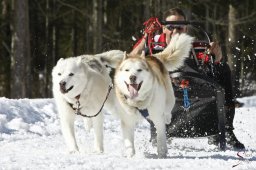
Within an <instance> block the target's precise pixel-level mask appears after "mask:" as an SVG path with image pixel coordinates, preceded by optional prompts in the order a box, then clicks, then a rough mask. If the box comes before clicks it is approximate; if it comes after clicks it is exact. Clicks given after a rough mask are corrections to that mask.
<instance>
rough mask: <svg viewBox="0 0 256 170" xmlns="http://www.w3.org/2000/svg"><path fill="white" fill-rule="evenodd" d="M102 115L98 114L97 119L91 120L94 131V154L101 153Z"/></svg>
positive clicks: (102, 149)
mask: <svg viewBox="0 0 256 170" xmlns="http://www.w3.org/2000/svg"><path fill="white" fill-rule="evenodd" d="M103 117H104V116H103V113H100V114H99V115H98V116H97V117H95V118H92V119H93V120H92V121H93V129H94V148H95V152H97V153H103V151H104V148H103Z"/></svg>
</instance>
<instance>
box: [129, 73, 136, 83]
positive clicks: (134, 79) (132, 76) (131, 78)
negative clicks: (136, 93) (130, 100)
mask: <svg viewBox="0 0 256 170" xmlns="http://www.w3.org/2000/svg"><path fill="white" fill-rule="evenodd" d="M129 79H130V81H131V83H135V82H136V79H137V77H136V76H134V75H131V76H130V77H129Z"/></svg>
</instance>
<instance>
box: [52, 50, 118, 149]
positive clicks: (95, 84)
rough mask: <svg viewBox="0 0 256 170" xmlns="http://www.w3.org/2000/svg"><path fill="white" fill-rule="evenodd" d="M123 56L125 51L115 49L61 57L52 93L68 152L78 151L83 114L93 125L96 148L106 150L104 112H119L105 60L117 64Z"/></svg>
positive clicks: (55, 68)
mask: <svg viewBox="0 0 256 170" xmlns="http://www.w3.org/2000/svg"><path fill="white" fill-rule="evenodd" d="M122 57H123V52H122V51H119V50H112V51H109V52H105V53H101V54H97V55H82V56H78V57H70V58H67V59H63V58H61V59H59V61H58V62H57V65H56V66H55V67H54V68H53V71H52V81H53V95H54V98H55V101H56V104H57V108H58V113H59V117H60V122H61V130H62V133H63V136H64V139H65V141H66V144H67V147H68V150H69V152H71V153H72V152H78V146H77V143H76V140H75V134H74V133H75V132H74V121H75V117H76V116H77V115H79V116H82V117H83V119H84V122H85V125H87V126H86V127H87V128H91V127H93V128H94V136H95V142H94V145H95V146H94V147H95V151H96V152H103V114H102V113H101V111H102V109H106V110H109V111H110V112H117V110H115V109H116V107H115V93H114V92H113V90H111V88H112V80H111V78H110V76H109V70H108V69H107V68H106V67H105V65H106V64H105V63H107V64H108V66H113V67H115V65H117V62H118V61H121V60H122Z"/></svg>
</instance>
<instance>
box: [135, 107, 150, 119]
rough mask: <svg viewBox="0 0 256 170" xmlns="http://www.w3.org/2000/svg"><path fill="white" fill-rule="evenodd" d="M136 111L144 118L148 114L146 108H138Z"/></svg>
mask: <svg viewBox="0 0 256 170" xmlns="http://www.w3.org/2000/svg"><path fill="white" fill-rule="evenodd" d="M137 109H138V108H137ZM138 111H139V112H140V114H141V115H142V116H143V117H144V118H147V117H148V116H149V113H148V109H138Z"/></svg>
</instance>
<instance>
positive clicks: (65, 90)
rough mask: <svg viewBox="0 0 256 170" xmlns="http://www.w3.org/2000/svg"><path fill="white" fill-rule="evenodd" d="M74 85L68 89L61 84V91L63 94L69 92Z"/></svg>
mask: <svg viewBox="0 0 256 170" xmlns="http://www.w3.org/2000/svg"><path fill="white" fill-rule="evenodd" d="M73 87H74V86H71V87H69V88H68V89H66V88H65V87H63V86H60V92H61V93H63V94H65V93H68V92H69V91H70V90H72V89H73Z"/></svg>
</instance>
